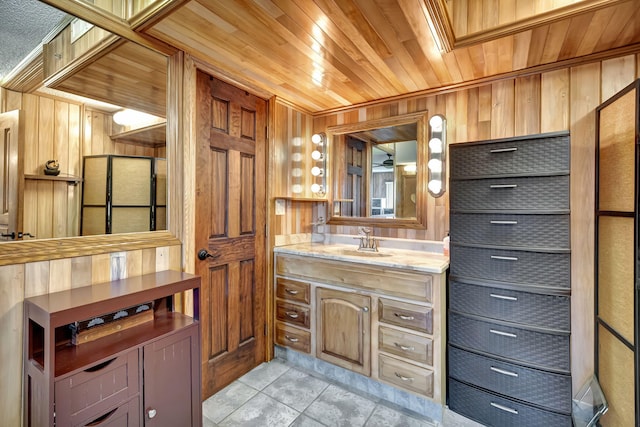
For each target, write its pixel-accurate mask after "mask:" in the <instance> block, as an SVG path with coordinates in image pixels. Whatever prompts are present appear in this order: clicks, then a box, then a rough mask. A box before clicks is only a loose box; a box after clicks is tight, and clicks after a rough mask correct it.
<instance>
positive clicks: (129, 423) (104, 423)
mask: <svg viewBox="0 0 640 427" xmlns="http://www.w3.org/2000/svg"><path fill="white" fill-rule="evenodd" d="M141 414H142V410H141V408H140V401H139V399H138V397H137V396H136V397H134V398H133V399H131V400H130V401H128V402H126V403H125V404H123V405H121V406H118V407H117V408H115V409H112V410H110V411H107V412H105V413H104V414H102V415H100V416H97V417H95V418H90V419H88V420H86V421H84V422H82V423H80V424H77V425H76V427H89V426H100V427H138V426H140V425H141V422H140V417H141Z"/></svg>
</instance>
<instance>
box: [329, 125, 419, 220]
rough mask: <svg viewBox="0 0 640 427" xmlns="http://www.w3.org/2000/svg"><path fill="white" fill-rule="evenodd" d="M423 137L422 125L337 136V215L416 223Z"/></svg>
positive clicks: (370, 130) (335, 204) (335, 213)
mask: <svg viewBox="0 0 640 427" xmlns="http://www.w3.org/2000/svg"><path fill="white" fill-rule="evenodd" d="M417 138H418V135H417V123H416V122H413V123H407V124H402V125H396V126H388V127H383V128H376V129H369V130H364V131H359V132H351V133H347V134H344V135H336V136H335V138H334V142H335V143H336V144H337V146H338V147H337V148H336V150H335V153H336V154H337V157H338V160H337V161H336V162H334V167H335V171H334V175H333V176H334V179H335V180H336V182H335V186H334V188H335V191H336V197H335V198H334V215H338V216H343V217H370V218H387V219H394V218H401V219H415V218H416V191H417V163H418V143H417ZM340 145H343V146H344V148H343V149H340ZM340 153H343V154H342V155H341V154H340ZM340 159H342V160H340ZM339 162H341V163H343V164H342V165H341V164H339Z"/></svg>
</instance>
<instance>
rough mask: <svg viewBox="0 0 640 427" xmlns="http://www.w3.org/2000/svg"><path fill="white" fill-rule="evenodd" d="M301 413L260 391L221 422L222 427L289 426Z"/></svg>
mask: <svg viewBox="0 0 640 427" xmlns="http://www.w3.org/2000/svg"><path fill="white" fill-rule="evenodd" d="M298 415H300V413H299V412H298V411H296V410H294V409H292V408H289V407H288V406H286V405H284V404H282V403H280V402H277V401H275V400H274V399H272V398H270V397H269V396H267V395H265V394H263V393H259V394H257V395H256V396H255V397H253V398H252V399H251V400H249V401H248V402H247V403H245V404H244V405H242V406H241V407H240V408H239V409H238V410H236V411H235V412H234V413H232V414H231V415H229V416H228V417H227V418H225V419H224V420H223V421H222V422H220V423H219V425H220V427H230V426H243V427H267V426H268V427H287V426H288V425H290V424H291V422H292V421H293V420H295V419H296V417H297V416H298Z"/></svg>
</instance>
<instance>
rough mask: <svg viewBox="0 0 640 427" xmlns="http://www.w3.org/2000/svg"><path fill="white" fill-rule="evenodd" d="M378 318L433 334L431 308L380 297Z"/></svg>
mask: <svg viewBox="0 0 640 427" xmlns="http://www.w3.org/2000/svg"><path fill="white" fill-rule="evenodd" d="M378 312H379V316H380V318H379V320H380V321H381V322H385V323H389V324H392V325H398V326H403V327H405V328H409V329H415V330H417V331H421V332H425V333H427V334H433V308H431V307H424V306H420V305H415V304H409V303H405V302H399V301H393V300H388V299H383V298H380V300H379V309H378Z"/></svg>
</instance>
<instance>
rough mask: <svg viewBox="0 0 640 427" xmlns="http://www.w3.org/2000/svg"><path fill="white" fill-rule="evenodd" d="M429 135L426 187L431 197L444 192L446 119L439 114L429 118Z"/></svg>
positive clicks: (438, 195)
mask: <svg viewBox="0 0 640 427" xmlns="http://www.w3.org/2000/svg"><path fill="white" fill-rule="evenodd" d="M429 128H430V134H431V137H430V139H429V162H428V163H427V168H428V169H429V175H428V183H427V189H428V190H429V194H431V195H432V196H433V197H440V196H442V195H443V194H444V191H445V183H446V176H445V171H446V169H447V166H446V161H445V160H446V152H447V139H446V134H447V121H446V119H445V118H444V116H442V115H441V114H436V115H435V116H433V117H431V119H430V120H429Z"/></svg>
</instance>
